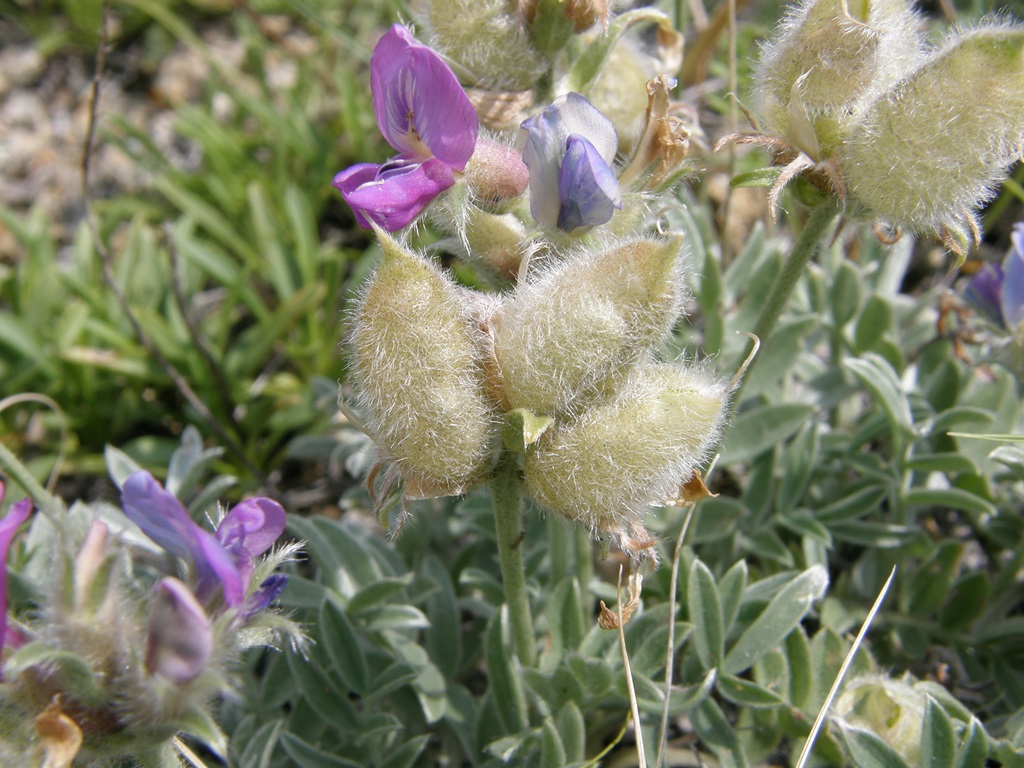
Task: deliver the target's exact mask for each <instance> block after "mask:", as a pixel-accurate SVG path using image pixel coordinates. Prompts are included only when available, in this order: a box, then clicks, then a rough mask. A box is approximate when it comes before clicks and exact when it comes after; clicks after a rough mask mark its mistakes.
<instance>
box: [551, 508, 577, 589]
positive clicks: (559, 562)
mask: <svg viewBox="0 0 1024 768" xmlns="http://www.w3.org/2000/svg"><path fill="white" fill-rule="evenodd" d="M548 542H549V546H548V559H549V560H550V562H551V586H552V587H554V586H555V585H556V584H560V583H561V582H562V580H563V579H564V578H565V577H566V576H568V575H569V574H570V573H571V572H572V567H571V566H572V562H573V558H574V557H575V552H574V551H573V549H574V543H573V539H572V531H571V530H570V528H569V526H568V525H566V524H565V523H564V522H563V521H562V520H561V519H559V518H558V517H556V516H555V515H548Z"/></svg>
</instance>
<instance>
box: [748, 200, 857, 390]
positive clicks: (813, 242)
mask: <svg viewBox="0 0 1024 768" xmlns="http://www.w3.org/2000/svg"><path fill="white" fill-rule="evenodd" d="M838 212H839V209H838V207H837V206H836V204H835V203H823V204H822V205H819V206H818V207H817V208H813V209H812V210H811V216H810V218H809V219H807V223H806V224H805V225H804V228H803V230H801V232H800V237H798V238H797V241H796V243H795V244H794V245H793V250H792V251H790V254H789V258H788V259H786V263H785V264H783V265H782V271H781V272H779V274H778V275H777V276H776V278H775V282H774V283H772V288H771V291H770V292H769V293H768V298H767V299H765V302H764V306H762V307H761V314H760V315H758V317H757V323H756V324H755V325H754V335H755V336H757V337H758V338H759V339H760V340H761V343H762V344H769V343H770V339H769V337H770V336H771V334H772V331H774V330H775V326H776V325H777V324H778V322H779V318H780V317H782V312H783V311H784V310H785V309H786V305H787V304H788V303H789V297H790V296H792V295H793V290H794V289H795V288H796V285H797V283H798V282H800V278H801V277H803V274H804V272H805V271H806V269H807V265H808V264H809V263H810V261H811V257H813V256H814V252H815V251H816V250H817V249H818V245H819V244H820V243H821V241H822V240H823V239H824V237H825V235H827V234H828V233H829V231H830V230H831V229H832V222H833V221H834V220H835V217H836V215H837V214H838ZM757 360H758V358H757V357H755V358H754V359H753V360H751V361H750V365H749V367H748V368H747V371H746V373H745V374H744V376H743V382H745V381H747V380H748V379H749V378H750V372H751V370H752V369H753V367H754V365H755V364H756V363H757ZM743 382H741V383H740V385H739V387H737V389H736V395H735V397H734V398H733V402H734V403H736V404H739V402H740V392H741V391H742V389H743Z"/></svg>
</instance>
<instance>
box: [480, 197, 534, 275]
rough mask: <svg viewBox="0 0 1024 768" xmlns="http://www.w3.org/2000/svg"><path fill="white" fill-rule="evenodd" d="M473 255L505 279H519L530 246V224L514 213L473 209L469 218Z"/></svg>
mask: <svg viewBox="0 0 1024 768" xmlns="http://www.w3.org/2000/svg"><path fill="white" fill-rule="evenodd" d="M465 238H466V244H467V245H468V246H469V253H468V256H469V258H470V259H473V260H475V261H478V262H480V263H481V264H482V265H483V266H484V267H486V268H487V269H488V270H489V271H491V272H493V273H494V274H495V275H497V276H498V277H500V278H501V279H503V280H510V281H511V280H515V279H516V276H517V275H518V274H519V267H520V265H521V264H522V261H523V257H524V256H525V255H526V254H527V252H528V249H529V247H530V238H529V235H528V234H527V231H526V227H525V226H524V225H523V222H522V221H520V219H519V218H518V217H516V216H515V215H513V214H511V213H505V214H500V215H499V214H494V213H487V211H481V210H476V211H472V212H471V213H470V215H469V216H468V217H467V219H466V230H465Z"/></svg>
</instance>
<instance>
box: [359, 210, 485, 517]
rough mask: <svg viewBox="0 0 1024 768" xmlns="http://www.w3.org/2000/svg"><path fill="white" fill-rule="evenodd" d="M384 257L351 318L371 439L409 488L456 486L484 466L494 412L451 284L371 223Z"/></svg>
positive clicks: (473, 335) (411, 493)
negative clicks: (391, 460) (394, 463)
mask: <svg viewBox="0 0 1024 768" xmlns="http://www.w3.org/2000/svg"><path fill="white" fill-rule="evenodd" d="M377 237H378V238H379V240H380V243H381V248H382V250H383V259H382V261H381V265H380V267H378V269H377V271H376V273H375V274H374V275H373V277H372V278H371V279H370V280H369V282H368V284H367V286H366V288H365V289H364V292H363V296H362V299H361V300H360V302H359V306H358V307H357V309H356V312H355V316H354V317H353V320H352V331H351V337H350V341H351V349H352V351H353V358H354V359H353V367H352V374H353V378H354V380H355V383H356V386H357V388H358V396H359V402H360V404H361V405H362V407H363V408H364V410H365V411H366V413H367V415H368V417H369V427H370V429H371V431H372V432H373V433H374V438H375V439H376V440H377V443H378V446H379V447H380V448H381V449H382V450H383V451H384V452H385V453H386V454H387V456H388V457H389V458H391V459H393V460H394V461H395V462H396V464H397V465H398V468H399V470H400V471H401V473H402V476H403V477H404V479H405V492H406V496H407V497H409V498H429V497H431V496H446V495H456V494H459V493H462V492H463V491H465V490H466V489H467V488H468V487H469V486H470V485H472V484H473V482H475V481H476V480H477V479H478V478H479V477H480V476H481V475H482V474H483V472H484V471H485V470H486V469H487V466H488V464H489V463H490V460H491V445H490V443H491V437H492V434H493V432H494V429H495V424H496V415H495V413H494V410H493V407H492V406H491V404H490V402H489V401H488V399H487V397H486V394H485V392H484V384H483V378H482V376H481V374H480V364H479V359H478V358H479V354H480V353H479V351H478V349H479V345H478V341H479V339H478V331H477V330H476V328H475V327H474V323H473V320H472V317H471V315H470V314H469V311H468V309H467V308H466V306H465V305H464V302H463V301H462V299H461V297H460V294H459V290H458V288H457V287H456V286H455V284H454V283H452V282H451V280H449V279H448V278H447V277H445V276H444V275H443V274H442V273H441V272H440V271H439V270H438V269H436V268H435V267H434V266H433V265H431V264H430V263H428V262H427V261H425V260H423V259H422V258H420V257H419V256H417V255H416V254H414V253H412V252H410V251H408V250H406V249H405V248H403V247H402V246H401V245H400V244H399V243H398V242H397V241H395V240H394V238H392V237H391V236H389V235H388V234H386V233H385V232H383V231H382V230H380V229H378V230H377Z"/></svg>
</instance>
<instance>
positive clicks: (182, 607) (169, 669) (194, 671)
mask: <svg viewBox="0 0 1024 768" xmlns="http://www.w3.org/2000/svg"><path fill="white" fill-rule="evenodd" d="M212 654H213V628H212V627H211V626H210V620H209V619H208V618H207V617H206V612H205V611H203V606H201V605H200V604H199V601H198V600H196V598H195V595H193V594H192V593H191V592H190V591H189V589H188V587H186V586H185V585H184V584H182V583H181V582H180V581H178V580H177V579H172V578H164V579H161V580H160V581H159V582H157V585H156V600H155V601H154V603H153V612H152V613H151V614H150V618H149V635H148V637H147V639H146V669H147V670H149V671H150V672H151V673H152V674H154V675H160V676H161V677H163V678H166V679H167V680H170V681H171V682H172V683H174V684H176V685H184V684H185V683H188V682H191V681H192V680H195V679H196V678H197V677H199V675H200V674H202V672H203V670H204V669H206V664H207V663H208V662H209V660H210V656H211V655H212Z"/></svg>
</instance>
